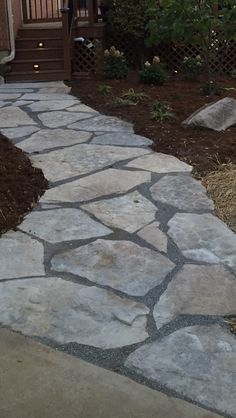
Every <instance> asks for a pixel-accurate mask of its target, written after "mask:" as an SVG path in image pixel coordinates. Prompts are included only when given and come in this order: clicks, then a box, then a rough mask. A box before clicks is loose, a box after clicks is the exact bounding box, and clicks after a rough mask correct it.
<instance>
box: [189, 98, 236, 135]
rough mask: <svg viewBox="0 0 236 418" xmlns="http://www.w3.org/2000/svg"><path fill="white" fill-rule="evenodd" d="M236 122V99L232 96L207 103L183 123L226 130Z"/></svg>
mask: <svg viewBox="0 0 236 418" xmlns="http://www.w3.org/2000/svg"><path fill="white" fill-rule="evenodd" d="M235 123H236V100H234V99H232V98H230V97H224V99H221V100H218V101H217V102H215V103H210V104H207V105H205V106H203V107H201V108H200V109H199V110H197V111H196V112H194V113H193V114H192V115H191V116H190V117H189V118H188V119H186V120H185V121H184V122H183V125H184V126H186V127H188V126H201V127H203V128H208V129H213V130H214V131H225V130H226V129H227V128H229V127H230V126H232V125H234V124H235Z"/></svg>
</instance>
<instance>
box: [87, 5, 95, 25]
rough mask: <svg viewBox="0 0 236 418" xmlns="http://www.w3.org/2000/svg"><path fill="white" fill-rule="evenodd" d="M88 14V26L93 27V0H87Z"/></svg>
mask: <svg viewBox="0 0 236 418" xmlns="http://www.w3.org/2000/svg"><path fill="white" fill-rule="evenodd" d="M88 13H89V24H90V25H92V26H93V24H94V18H95V16H94V7H93V0H88Z"/></svg>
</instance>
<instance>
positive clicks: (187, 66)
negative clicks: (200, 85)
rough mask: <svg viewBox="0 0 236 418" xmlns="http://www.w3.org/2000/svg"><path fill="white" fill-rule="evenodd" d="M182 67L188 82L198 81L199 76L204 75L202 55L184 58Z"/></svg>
mask: <svg viewBox="0 0 236 418" xmlns="http://www.w3.org/2000/svg"><path fill="white" fill-rule="evenodd" d="M181 67H182V71H183V73H184V76H185V78H186V79H187V80H197V79H198V77H199V75H200V74H202V73H203V70H204V62H203V60H202V58H201V56H200V55H197V56H196V57H184V59H183V62H182V66H181Z"/></svg>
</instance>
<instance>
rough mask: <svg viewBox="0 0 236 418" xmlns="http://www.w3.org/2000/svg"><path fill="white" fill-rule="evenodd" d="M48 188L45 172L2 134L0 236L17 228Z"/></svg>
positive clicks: (0, 148)
mask: <svg viewBox="0 0 236 418" xmlns="http://www.w3.org/2000/svg"><path fill="white" fill-rule="evenodd" d="M46 188H47V180H46V179H45V178H44V175H43V173H42V171H41V170H40V169H38V168H34V167H32V165H31V162H30V160H29V158H28V157H27V156H26V155H25V154H24V153H23V152H22V151H21V150H20V149H18V148H16V147H15V146H14V145H12V144H11V143H10V141H9V140H8V139H7V138H5V137H4V136H3V135H1V134H0V235H1V234H2V233H4V232H6V231H7V230H9V229H15V228H16V226H17V225H18V224H19V223H20V222H21V221H22V219H23V217H24V215H25V214H26V213H27V212H29V211H31V210H32V208H33V207H34V206H35V205H36V202H37V201H38V199H39V197H40V196H41V195H42V194H43V193H44V191H45V189H46Z"/></svg>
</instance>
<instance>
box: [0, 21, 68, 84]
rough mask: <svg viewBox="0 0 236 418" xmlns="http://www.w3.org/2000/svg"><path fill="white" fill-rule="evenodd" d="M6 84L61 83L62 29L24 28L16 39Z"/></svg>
mask: <svg viewBox="0 0 236 418" xmlns="http://www.w3.org/2000/svg"><path fill="white" fill-rule="evenodd" d="M10 68H11V72H10V73H9V74H8V75H7V76H6V80H7V81H8V82H11V81H28V80H40V81H41V80H42V81H43V80H64V79H68V78H69V77H70V75H68V74H66V72H65V65H64V51H63V34H62V28H61V27H57V28H54V27H53V28H50V27H47V28H42V27H39V28H37V27H34V28H32V27H29V28H28V27H27V26H26V27H24V28H20V29H19V31H18V34H17V38H16V57H15V59H14V61H12V62H11V65H10Z"/></svg>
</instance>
